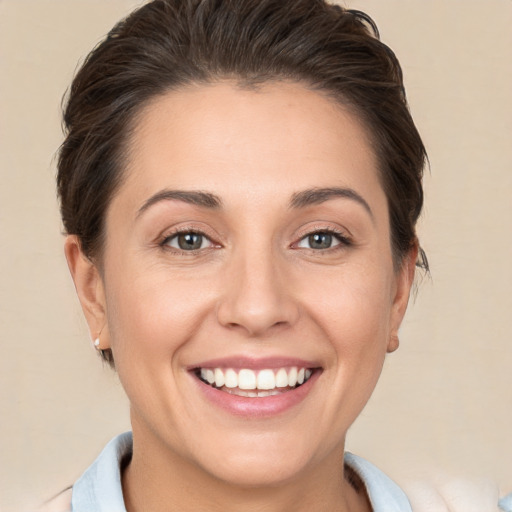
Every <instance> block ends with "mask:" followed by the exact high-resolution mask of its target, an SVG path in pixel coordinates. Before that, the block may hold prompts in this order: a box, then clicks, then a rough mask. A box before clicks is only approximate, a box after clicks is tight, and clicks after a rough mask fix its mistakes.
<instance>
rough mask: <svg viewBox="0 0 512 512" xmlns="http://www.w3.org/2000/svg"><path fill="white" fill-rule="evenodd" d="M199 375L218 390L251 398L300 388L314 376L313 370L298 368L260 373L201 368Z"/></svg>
mask: <svg viewBox="0 0 512 512" xmlns="http://www.w3.org/2000/svg"><path fill="white" fill-rule="evenodd" d="M199 373H200V376H201V379H202V380H203V381H205V382H207V383H208V384H210V385H212V386H215V387H216V388H223V389H224V390H226V391H229V392H231V393H234V394H237V395H240V396H250V397H256V396H270V395H274V394H279V393H281V392H282V391H278V389H279V388H281V389H283V388H294V387H296V386H298V385H299V386H300V385H301V384H303V383H304V382H306V381H307V380H308V379H309V378H310V377H311V375H313V371H312V370H311V369H309V368H297V367H296V366H292V367H290V368H279V369H278V370H272V369H264V370H259V371H257V370H256V371H255V370H251V369H247V368H242V369H240V370H235V369H233V368H228V369H223V368H201V369H200V372H199ZM235 388H236V389H235ZM258 390H259V391H258ZM239 391H240V393H239ZM267 392H270V394H269V393H267Z"/></svg>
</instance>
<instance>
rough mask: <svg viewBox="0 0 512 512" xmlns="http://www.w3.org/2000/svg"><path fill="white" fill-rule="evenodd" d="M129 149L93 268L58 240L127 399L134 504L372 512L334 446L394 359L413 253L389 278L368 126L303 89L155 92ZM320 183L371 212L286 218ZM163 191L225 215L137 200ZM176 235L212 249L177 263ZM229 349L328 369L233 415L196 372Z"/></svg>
mask: <svg viewBox="0 0 512 512" xmlns="http://www.w3.org/2000/svg"><path fill="white" fill-rule="evenodd" d="M131 148H132V150H131V152H130V156H129V159H128V160H129V161H128V166H127V169H126V171H125V172H126V176H125V180H124V182H123V184H122V185H121V187H120V189H119V191H118V193H117V194H116V196H115V197H114V198H113V199H112V202H111V204H110V206H109V208H108V211H107V217H106V228H105V229H106V245H105V247H104V248H103V253H102V260H101V271H100V270H99V269H98V267H97V266H96V265H95V264H94V263H93V262H91V261H90V260H89V259H87V258H86V257H85V256H84V255H83V254H82V253H81V250H80V244H79V241H78V240H77V239H76V237H74V236H70V237H68V239H67V241H66V255H67V259H68V262H69V266H70V269H71V273H72V275H73V278H74V281H75V285H76V289H77V292H78V295H79V298H80V301H81V303H82V306H83V309H84V312H85V315H86V317H87V320H88V323H89V328H90V331H91V335H92V337H93V338H95V337H96V336H98V334H99V333H101V336H100V340H101V348H112V350H113V354H114V359H115V361H116V368H117V371H118V372H119V377H120V379H121V382H122V384H123V386H124V388H125V390H126V393H127V395H128V397H129V399H130V404H131V420H132V426H133V434H134V455H133V459H132V462H131V464H130V465H129V466H128V469H127V470H126V471H125V473H124V475H123V489H124V494H125V500H126V503H127V510H128V511H129V512H132V511H141V510H152V511H160V510H162V511H163V510H168V509H169V508H168V507H169V504H170V503H171V504H172V509H173V510H181V511H189V510H190V511H192V510H212V511H215V510H219V511H220V510H222V511H240V510H243V511H253V510H254V511H256V510H265V511H284V510H294V511H302V510H309V511H311V510H314V511H330V512H332V511H362V510H370V507H369V503H368V501H367V498H366V496H365V495H364V493H363V494H357V493H356V492H355V491H354V489H353V488H352V487H351V486H350V485H349V484H348V483H347V481H346V480H344V478H343V477H344V470H343V451H344V444H345V436H346V432H347V430H348V428H349V426H350V425H351V424H352V423H353V421H354V420H355V419H356V417H357V416H358V415H359V413H360V412H361V410H362V408H363V407H364V405H365V404H366V402H367V400H368V398H369V397H370V395H371V393H372V391H373V389H374V387H375V384H376V382H377V379H378V377H379V375H380V372H381V369H382V365H383V362H384V359H385V355H386V352H390V351H393V350H395V349H396V348H397V344H398V338H397V331H398V328H399V326H400V323H401V321H402V318H403V315H404V313H405V310H406V307H407V301H408V297H409V291H410V287H411V282H412V279H413V274H414V261H415V257H416V249H415V248H413V249H412V250H411V251H410V254H408V255H407V256H406V257H405V258H404V260H403V261H402V262H401V264H400V265H399V270H395V269H394V267H393V258H392V253H391V245H390V227H389V218H388V208H387V201H386V196H385V194H384V192H383V189H382V187H381V184H380V182H379V177H378V171H377V162H376V158H375V155H374V153H373V151H372V149H371V145H370V142H369V139H368V136H367V133H366V132H365V129H364V127H363V126H362V125H361V124H360V123H359V121H358V120H357V118H355V117H354V116H353V115H352V114H350V113H349V112H348V111H346V110H344V109H343V108H342V107H341V106H339V105H338V104H336V103H334V102H333V100H332V99H329V98H327V97H326V96H324V95H323V94H321V93H318V92H313V91H311V90H309V89H307V88H305V87H304V86H303V85H300V84H295V83H274V84H266V85H264V86H263V87H261V88H259V89H258V90H246V89H242V88H239V87H237V86H236V85H235V84H233V83H230V82H221V83H217V84H215V85H210V86H204V85H202V86H190V87H188V88H186V89H182V90H179V91H174V92H170V93H168V94H166V95H165V96H163V97H160V98H158V99H155V100H154V101H153V102H152V103H151V104H150V105H149V106H147V107H146V108H145V109H144V110H143V112H142V114H141V115H140V116H139V118H138V120H137V124H136V129H135V132H134V133H133V136H132V141H131ZM319 187H320V188H330V189H332V188H335V187H337V188H342V189H345V190H346V189H349V190H351V191H352V192H355V193H356V194H357V196H358V197H359V198H361V199H362V201H360V200H356V199H354V198H353V197H338V196H333V197H329V198H327V199H326V200H324V201H319V202H317V203H315V204H308V205H306V206H301V207H292V206H290V201H291V200H292V198H293V197H294V194H297V193H300V192H301V191H304V190H308V189H315V188H319ZM163 190H175V191H176V190H177V191H198V190H200V191H206V192H208V193H211V194H214V195H215V196H216V197H218V198H219V199H220V200H221V202H222V205H221V206H220V207H217V208H210V207H205V206H199V205H195V204H190V203H188V202H186V201H182V200H178V199H161V200H154V201H153V202H152V204H150V205H149V206H147V202H148V200H150V198H152V197H154V196H155V194H158V193H160V192H162V191H163ZM363 201H364V202H365V203H366V205H367V207H366V206H365V205H364V204H363ZM145 204H146V206H145V207H144V205H145ZM141 208H142V211H141ZM176 229H182V230H185V231H196V232H197V231H199V232H203V233H205V235H206V236H207V237H208V238H204V239H203V245H202V247H201V248H200V249H199V250H196V251H188V252H186V251H184V250H180V249H179V246H177V243H176V242H177V239H176V237H175V238H169V237H172V236H173V234H174V233H175V230H176ZM326 231H334V232H336V233H339V236H340V237H341V238H340V239H337V238H336V237H334V238H333V246H332V247H330V248H328V249H316V248H311V245H310V243H309V241H308V240H309V239H308V235H309V234H311V233H315V232H316V233H319V232H320V233H321V232H326ZM336 236H338V235H336ZM232 355H237V356H238V355H243V356H251V357H263V356H265V357H266V356H270V357H278V356H281V357H283V356H288V357H300V358H303V359H306V360H308V361H310V360H311V361H315V362H316V363H317V364H318V366H320V367H321V368H322V371H321V374H320V376H319V377H318V379H317V380H316V382H315V383H314V385H313V386H312V388H311V390H310V392H309V393H308V395H307V396H306V398H305V399H304V400H303V401H301V402H300V403H299V404H298V405H295V406H294V407H292V408H290V409H288V410H286V411H284V412H283V413H280V414H277V415H273V416H270V417H263V418H249V419H248V418H241V417H238V416H236V415H233V414H230V413H228V412H226V411H224V410H222V409H221V408H219V407H217V406H215V405H213V404H212V403H210V402H209V401H208V400H206V399H205V397H204V396H203V395H202V393H199V392H198V386H197V382H196V381H195V377H194V376H193V375H192V374H191V373H190V372H189V371H187V369H188V368H190V366H191V365H192V366H193V365H194V364H197V363H198V362H200V361H205V360H208V359H216V358H223V357H228V356H232Z"/></svg>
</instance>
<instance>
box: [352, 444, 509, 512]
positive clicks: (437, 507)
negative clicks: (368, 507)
mask: <svg viewBox="0 0 512 512" xmlns="http://www.w3.org/2000/svg"><path fill="white" fill-rule="evenodd" d="M345 463H346V464H347V465H348V466H349V467H350V468H351V469H352V470H354V471H355V472H356V473H357V475H358V476H359V478H360V479H361V481H362V482H363V483H364V485H365V487H366V491H367V493H368V497H369V499H370V502H371V504H372V506H373V509H374V512H381V511H382V512H412V511H414V512H473V511H477V512H512V493H511V494H509V495H507V496H505V497H503V498H501V499H500V498H499V496H500V492H499V488H498V485H497V484H496V483H495V482H493V481H492V480H489V479H470V478H454V477H448V476H446V475H442V476H437V477H436V478H432V479H427V478H426V479H425V480H421V481H415V482H412V483H411V482H409V483H408V484H407V485H404V486H403V489H402V488H400V487H399V486H398V485H397V484H396V483H395V482H394V481H393V480H391V479H390V478H389V477H388V476H386V475H385V474H384V473H383V472H382V471H381V470H379V469H378V468H377V467H375V466H374V465H373V464H372V463H370V462H368V461H367V460H365V459H363V458H361V457H358V456H356V455H353V454H351V453H346V454H345Z"/></svg>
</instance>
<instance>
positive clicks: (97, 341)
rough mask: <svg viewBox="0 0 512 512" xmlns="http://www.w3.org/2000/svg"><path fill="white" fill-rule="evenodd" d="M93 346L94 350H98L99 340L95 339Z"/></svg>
mask: <svg viewBox="0 0 512 512" xmlns="http://www.w3.org/2000/svg"><path fill="white" fill-rule="evenodd" d="M94 346H95V347H96V348H99V346H100V339H99V338H96V339H95V340H94Z"/></svg>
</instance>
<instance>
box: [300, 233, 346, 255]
mask: <svg viewBox="0 0 512 512" xmlns="http://www.w3.org/2000/svg"><path fill="white" fill-rule="evenodd" d="M316 234H322V235H330V236H332V237H333V238H335V239H336V240H337V241H338V242H339V243H338V244H336V245H334V246H332V247H328V248H326V249H313V248H305V249H307V250H309V251H312V252H315V253H317V254H325V253H330V252H332V251H337V250H343V249H345V248H347V247H350V246H351V245H353V242H352V239H351V238H350V237H348V236H347V234H346V233H345V232H343V231H340V230H337V229H335V228H332V227H329V228H326V227H322V226H317V227H314V228H313V229H311V230H307V231H306V232H304V233H301V235H300V239H299V241H298V242H295V243H294V244H293V248H299V247H298V244H300V243H301V242H302V241H303V240H305V239H307V238H308V237H310V236H312V235H316Z"/></svg>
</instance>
